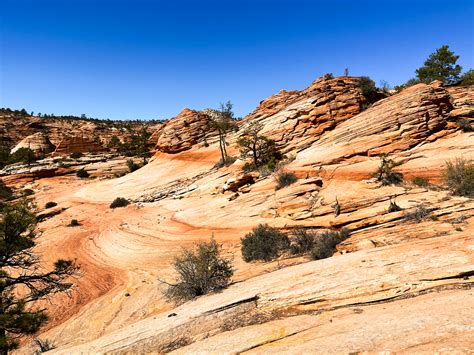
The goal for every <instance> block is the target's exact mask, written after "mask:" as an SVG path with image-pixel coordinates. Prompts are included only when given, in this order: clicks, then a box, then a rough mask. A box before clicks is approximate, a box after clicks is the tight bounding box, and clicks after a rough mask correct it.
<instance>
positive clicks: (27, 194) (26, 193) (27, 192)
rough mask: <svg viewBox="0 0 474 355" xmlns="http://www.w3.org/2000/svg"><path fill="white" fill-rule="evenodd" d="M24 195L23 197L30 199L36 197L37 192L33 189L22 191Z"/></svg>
mask: <svg viewBox="0 0 474 355" xmlns="http://www.w3.org/2000/svg"><path fill="white" fill-rule="evenodd" d="M22 194H23V196H25V197H28V196H32V195H34V194H35V192H34V191H33V190H32V189H24V190H23V191H22Z"/></svg>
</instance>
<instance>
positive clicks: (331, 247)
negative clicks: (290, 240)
mask: <svg viewBox="0 0 474 355" xmlns="http://www.w3.org/2000/svg"><path fill="white" fill-rule="evenodd" d="M349 236H350V231H349V229H347V228H343V229H341V230H340V231H326V232H323V233H322V234H319V235H317V236H316V237H315V238H314V241H313V247H312V248H311V252H310V257H311V259H313V260H320V259H326V258H329V257H331V256H332V255H333V254H334V252H335V251H336V246H337V245H338V244H339V243H341V242H342V241H344V240H346V239H347V238H349Z"/></svg>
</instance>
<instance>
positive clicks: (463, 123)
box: [457, 118, 474, 132]
mask: <svg viewBox="0 0 474 355" xmlns="http://www.w3.org/2000/svg"><path fill="white" fill-rule="evenodd" d="M457 124H458V126H459V128H461V129H462V131H463V132H473V131H474V127H472V123H471V121H469V120H466V119H465V118H462V119H460V120H459V121H457Z"/></svg>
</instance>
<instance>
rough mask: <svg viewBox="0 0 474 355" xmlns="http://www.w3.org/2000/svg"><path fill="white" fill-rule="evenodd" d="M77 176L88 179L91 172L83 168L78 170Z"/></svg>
mask: <svg viewBox="0 0 474 355" xmlns="http://www.w3.org/2000/svg"><path fill="white" fill-rule="evenodd" d="M76 176H77V177H78V178H81V179H87V178H88V177H89V176H90V174H89V173H88V172H87V171H86V170H85V169H84V168H81V169H79V170H78V171H76Z"/></svg>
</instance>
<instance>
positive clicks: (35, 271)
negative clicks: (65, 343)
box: [0, 201, 78, 355]
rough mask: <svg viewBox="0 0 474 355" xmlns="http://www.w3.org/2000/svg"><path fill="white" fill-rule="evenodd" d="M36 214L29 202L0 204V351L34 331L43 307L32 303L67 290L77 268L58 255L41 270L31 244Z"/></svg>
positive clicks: (42, 316)
mask: <svg viewBox="0 0 474 355" xmlns="http://www.w3.org/2000/svg"><path fill="white" fill-rule="evenodd" d="M35 227H36V218H35V215H34V213H33V212H32V210H31V206H30V205H29V202H27V201H23V202H20V203H16V204H8V203H4V204H2V205H1V207H0V354H2V355H3V354H7V353H8V351H10V350H12V349H15V348H16V347H18V338H19V337H20V336H22V335H24V334H33V333H35V332H36V331H37V330H38V329H39V328H40V327H41V326H42V325H43V324H44V323H46V321H47V320H48V316H47V313H46V310H45V309H42V308H39V309H38V308H35V307H34V303H35V302H36V301H39V300H43V299H46V298H48V296H50V295H52V294H55V293H60V292H68V291H69V290H71V288H72V287H73V284H72V283H70V282H68V279H69V278H70V277H71V276H74V275H76V274H77V272H78V267H77V266H76V264H75V263H74V262H73V261H71V260H63V259H58V260H56V262H55V263H54V267H53V269H52V270H50V271H44V268H43V267H42V265H41V264H40V260H39V258H38V256H36V255H35V254H34V253H33V247H34V246H35V241H34V239H35V236H36V235H35Z"/></svg>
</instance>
